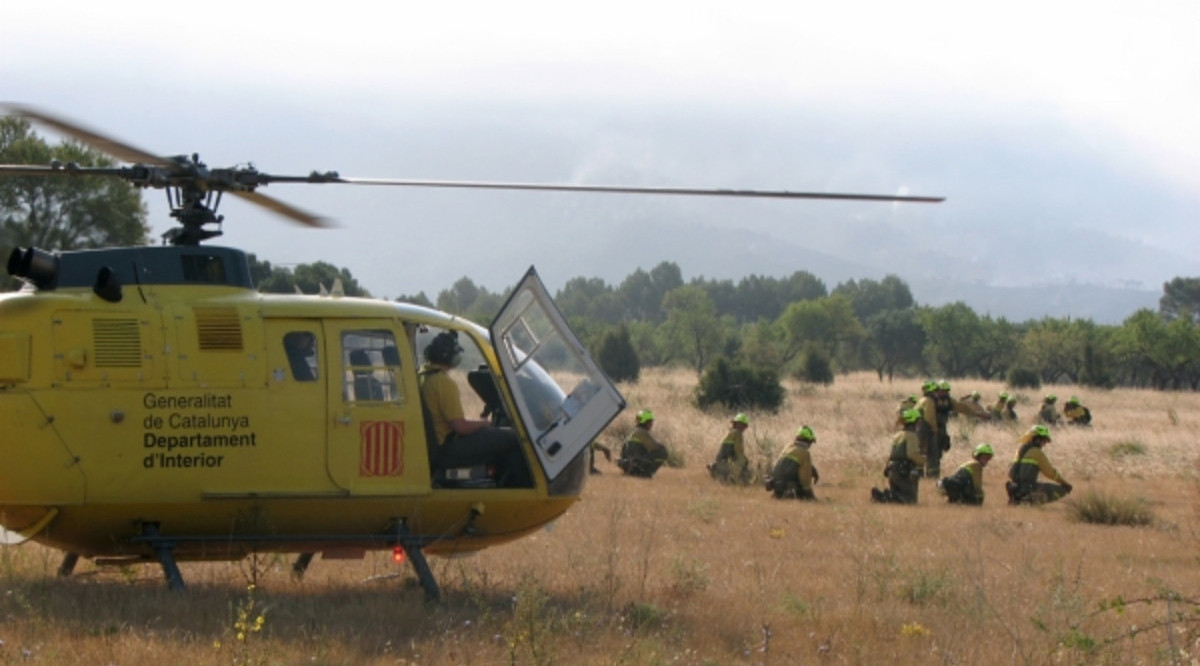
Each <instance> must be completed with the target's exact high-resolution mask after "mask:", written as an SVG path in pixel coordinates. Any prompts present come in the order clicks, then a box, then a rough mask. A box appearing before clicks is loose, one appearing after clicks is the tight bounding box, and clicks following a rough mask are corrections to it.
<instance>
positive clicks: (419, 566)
mask: <svg viewBox="0 0 1200 666" xmlns="http://www.w3.org/2000/svg"><path fill="white" fill-rule="evenodd" d="M300 539H301V540H303V541H306V542H316V541H333V542H337V541H351V542H356V543H361V542H363V541H375V542H376V543H379V541H381V540H382V541H384V542H385V543H387V544H388V545H390V546H392V547H399V548H403V549H404V555H405V557H406V558H407V559H408V561H409V562H411V563H412V567H413V572H414V573H416V575H417V582H418V583H420V585H421V588H422V589H423V590H425V600H426V601H428V602H438V601H441V598H442V593H441V590H440V589H439V588H438V584H437V579H435V578H434V577H433V569H432V568H430V566H429V561H428V560H426V559H425V553H424V551H423V550H422V548H423V547H424V546H425V545H426V544H427V543H428V539H423V538H422V537H419V536H416V535H414V534H413V533H412V532H410V531H409V529H408V525H406V524H405V523H404V521H403V520H402V519H398V520H395V521H393V522H392V524H391V525H390V526H389V527H388V531H387V533H386V535H385V534H379V533H376V534H374V535H365V534H358V535H350V536H343V537H332V538H331V537H329V536H320V535H308V536H304V537H300ZM218 540H219V541H221V542H223V543H228V542H229V541H231V540H232V541H239V542H251V543H256V544H262V543H264V542H270V541H277V540H280V539H279V538H278V537H270V536H265V535H261V534H260V535H244V536H238V537H230V536H223V537H220V538H219V539H218V538H216V537H207V536H205V537H197V536H188V535H183V536H172V537H167V536H163V534H162V533H161V532H160V531H159V529H158V525H157V524H154V523H146V524H144V525H143V526H142V533H141V535H140V536H137V537H134V538H133V539H132V541H133V542H134V543H143V544H146V545H147V546H149V547H150V548H152V549H153V550H154V554H155V557H157V558H158V563H159V564H160V565H162V569H163V576H164V577H165V578H166V581H167V589H170V590H184V589H186V588H187V586H186V585H185V584H184V582H183V574H182V573H180V571H179V564H178V563H177V562H176V561H175V553H174V549H175V546H176V544H178V543H180V542H197V541H200V542H207V541H218ZM288 540H290V538H289V539H288ZM312 558H313V553H312V552H302V553H300V555H299V557H298V558H297V559H296V562H295V563H294V564H293V565H292V575H293V576H296V577H301V576H303V575H304V573H305V571H306V570H307V569H308V565H309V564H310V563H311V562H312ZM76 559H77V558H76ZM68 560H70V554H68V556H67V558H65V559H64V560H63V564H62V566H60V567H59V570H60V575H69V574H70V570H72V569H74V565H75V562H74V561H73V560H72V561H70V562H69V566H68ZM64 570H65V571H66V572H67V573H65V574H64V573H62V572H63V571H64Z"/></svg>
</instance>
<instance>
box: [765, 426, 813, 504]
mask: <svg viewBox="0 0 1200 666" xmlns="http://www.w3.org/2000/svg"><path fill="white" fill-rule="evenodd" d="M816 443H817V436H816V434H815V433H813V429H812V428H810V427H808V426H801V427H800V429H799V430H797V431H796V439H795V440H794V441H793V442H792V445H791V446H790V447H789V448H788V450H787V451H784V452H783V455H781V456H779V460H777V461H775V466H774V467H773V468H772V469H771V475H770V476H769V477H767V490H769V491H771V492H772V493H774V496H775V499H800V500H815V499H817V498H816V495H814V494H813V484H815V483H817V482H818V481H819V480H820V478H821V477H820V475H819V474H818V473H817V468H816V467H814V466H813V464H812V454H811V453H810V452H809V449H810V448H811V447H812V445H813V444H816Z"/></svg>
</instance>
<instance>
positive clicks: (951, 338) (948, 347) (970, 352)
mask: <svg viewBox="0 0 1200 666" xmlns="http://www.w3.org/2000/svg"><path fill="white" fill-rule="evenodd" d="M921 323H922V325H923V326H924V327H925V339H926V345H925V354H926V356H927V357H929V359H930V360H931V361H932V362H933V363H934V364H935V365H936V366H937V367H938V368H939V369H940V370H941V371H942V372H943V373H944V374H945V375H946V376H947V377H962V376H963V375H964V374H966V372H967V370H968V369H970V368H971V367H973V366H974V365H976V361H977V358H978V347H977V343H976V341H977V340H979V338H980V335H981V334H982V332H983V324H982V322H981V320H980V319H979V315H977V314H975V311H974V310H972V309H971V308H969V307H967V304H966V303H963V302H962V301H957V302H955V303H951V304H949V305H943V306H941V307H937V308H926V309H924V310H922V312H921Z"/></svg>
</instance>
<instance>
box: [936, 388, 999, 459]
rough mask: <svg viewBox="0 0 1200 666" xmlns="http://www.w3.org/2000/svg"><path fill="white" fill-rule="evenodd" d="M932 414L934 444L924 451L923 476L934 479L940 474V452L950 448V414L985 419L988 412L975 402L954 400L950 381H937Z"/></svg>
mask: <svg viewBox="0 0 1200 666" xmlns="http://www.w3.org/2000/svg"><path fill="white" fill-rule="evenodd" d="M933 404H934V414H935V418H936V419H937V428H936V429H935V430H934V437H933V438H934V442H935V444H936V445H935V446H931V447H929V451H927V452H925V476H927V477H929V478H931V479H936V478H938V477H939V476H941V474H942V454H943V453H945V452H947V451H949V450H950V415H951V414H963V415H964V416H973V417H975V418H978V419H985V420H986V419H987V418H988V413H987V410H985V409H984V408H983V407H981V406H979V405H978V404H976V403H973V402H970V401H966V402H963V401H961V400H955V399H954V398H952V397H951V396H950V382H948V381H946V380H945V379H943V380H941V381H939V382H938V383H937V386H936V390H935V391H934V393H933Z"/></svg>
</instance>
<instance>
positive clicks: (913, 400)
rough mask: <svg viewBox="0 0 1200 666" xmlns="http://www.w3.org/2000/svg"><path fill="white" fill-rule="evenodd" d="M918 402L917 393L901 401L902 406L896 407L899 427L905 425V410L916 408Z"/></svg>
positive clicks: (897, 425)
mask: <svg viewBox="0 0 1200 666" xmlns="http://www.w3.org/2000/svg"><path fill="white" fill-rule="evenodd" d="M917 402H918V400H917V396H915V395H910V396H908V397H907V398H905V399H903V400H901V401H900V407H898V408H897V409H896V427H897V428H903V427H904V412H905V410H909V409H915V408H916V406H917Z"/></svg>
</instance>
